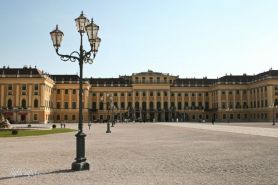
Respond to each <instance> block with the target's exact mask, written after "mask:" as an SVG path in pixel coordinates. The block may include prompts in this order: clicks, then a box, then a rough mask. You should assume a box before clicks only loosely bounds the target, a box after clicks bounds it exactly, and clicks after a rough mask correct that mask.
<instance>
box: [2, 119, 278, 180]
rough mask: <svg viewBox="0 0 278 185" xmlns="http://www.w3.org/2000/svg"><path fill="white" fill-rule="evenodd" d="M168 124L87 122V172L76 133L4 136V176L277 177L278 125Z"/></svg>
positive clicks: (170, 178) (75, 178)
mask: <svg viewBox="0 0 278 185" xmlns="http://www.w3.org/2000/svg"><path fill="white" fill-rule="evenodd" d="M170 124H171V123H169V124H168V125H166V124H150V123H145V124H143V123H142V124H140V123H136V124H131V123H130V124H120V123H119V124H117V125H116V127H114V128H112V133H111V134H106V133H105V131H106V125H105V124H94V125H93V126H92V127H91V130H88V128H87V125H85V133H86V134H87V137H86V156H87V159H88V160H89V161H90V164H91V169H90V171H82V172H71V171H70V167H71V163H72V162H73V160H74V156H75V137H74V133H65V134H55V135H46V136H36V137H24V138H0V153H1V155H0V156H1V160H0V167H1V168H0V184H1V185H2V184H3V185H4V184H7V185H8V184H9V185H10V184H49V185H53V184H61V185H62V184H67V185H71V184H88V185H89V184H90V185H91V184H97V185H105V184H120V185H124V184H131V185H133V184H169V185H173V184H186V185H191V184H198V185H199V184H204V185H205V184H212V185H218V184H219V185H220V184H221V185H223V184H236V185H240V184H242V185H243V184H244V185H246V184H248V185H250V184H257V185H263V184H265V185H274V184H277V182H278V157H277V156H278V138H277V137H275V136H276V135H277V136H278V129H277V125H276V126H275V127H271V126H268V125H266V126H265V125H263V124H262V125H260V124H254V125H251V127H248V126H246V125H243V126H240V124H237V126H231V125H227V124H222V125H214V126H215V127H213V126H212V125H209V124H203V125H202V124H187V123H179V124H175V123H172V125H170ZM266 124H271V123H266ZM169 125H170V126H169ZM67 126H69V125H67ZM71 127H75V128H76V127H77V126H76V125H71ZM205 127H207V128H205ZM220 127H224V128H220ZM243 128H244V129H243ZM223 129H224V130H223ZM225 129H226V130H225ZM254 129H255V130H254ZM265 129H267V130H265ZM235 130H236V131H235ZM238 130H242V133H238V132H237V131H238ZM249 131H250V133H249ZM261 132H263V133H264V134H263V135H264V136H262V135H261Z"/></svg>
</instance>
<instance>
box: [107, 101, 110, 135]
mask: <svg viewBox="0 0 278 185" xmlns="http://www.w3.org/2000/svg"><path fill="white" fill-rule="evenodd" d="M109 109H110V110H111V107H110V108H109ZM109 109H108V115H110V114H109ZM110 120H111V118H110ZM110 120H108V119H107V130H106V133H111V129H110Z"/></svg>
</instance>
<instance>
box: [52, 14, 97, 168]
mask: <svg viewBox="0 0 278 185" xmlns="http://www.w3.org/2000/svg"><path fill="white" fill-rule="evenodd" d="M75 23H76V27H77V30H78V32H79V34H80V40H81V41H80V48H79V52H78V51H73V52H72V53H71V54H70V55H63V54H60V53H59V47H60V46H61V42H62V40H63V36H64V33H63V32H62V31H60V30H59V28H58V25H57V26H56V29H55V30H53V31H52V32H50V35H51V39H52V42H53V46H54V48H55V50H56V53H57V55H59V56H60V57H61V60H63V61H68V60H69V61H71V62H75V61H77V62H78V63H79V67H80V77H79V123H78V133H77V134H76V135H75V136H76V158H75V161H74V162H73V163H72V166H71V168H72V170H74V171H81V170H89V169H90V164H89V163H88V162H86V157H85V137H86V134H85V133H84V132H83V112H82V94H83V89H82V84H83V64H84V63H88V64H92V63H93V60H94V58H95V56H96V53H97V52H98V47H99V44H100V41H101V39H100V38H98V37H97V34H98V30H99V26H97V25H96V24H95V23H94V22H93V20H92V21H91V23H90V22H89V20H88V19H87V18H86V17H85V16H84V14H83V12H81V15H80V16H79V17H77V18H76V19H75ZM86 32H87V35H88V40H89V42H90V46H91V49H90V51H85V50H84V49H83V34H84V33H86ZM92 54H93V55H92Z"/></svg>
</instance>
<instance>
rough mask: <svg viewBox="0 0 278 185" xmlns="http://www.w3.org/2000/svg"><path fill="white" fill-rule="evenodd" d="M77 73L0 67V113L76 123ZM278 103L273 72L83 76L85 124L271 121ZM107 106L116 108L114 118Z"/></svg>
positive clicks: (22, 119) (14, 118)
mask: <svg viewBox="0 0 278 185" xmlns="http://www.w3.org/2000/svg"><path fill="white" fill-rule="evenodd" d="M78 94H79V77H78V75H51V74H47V73H44V72H43V71H41V70H39V69H37V68H36V67H35V68H33V67H23V68H9V67H3V68H0V112H1V113H2V114H3V115H4V116H5V117H6V118H7V119H9V120H10V121H11V122H12V123H48V122H61V121H64V122H68V123H70V122H72V123H77V122H78V120H79V114H78V111H79V99H78ZM276 102H277V105H278V70H269V71H267V72H262V73H260V74H257V75H247V74H243V75H225V76H223V77H221V78H217V79H208V78H179V76H173V75H170V74H168V73H160V72H153V71H151V70H148V71H147V72H141V73H133V74H132V75H130V76H119V77H118V78H85V79H84V83H83V99H82V103H83V104H82V105H83V120H84V122H89V121H92V122H105V121H107V120H108V119H109V118H110V116H112V115H113V116H114V118H115V119H117V120H119V121H124V120H129V121H161V122H171V121H175V122H176V121H182V122H184V121H185V122H186V121H196V122H197V121H201V120H206V121H211V120H212V119H215V121H216V122H217V121H218V122H241V121H244V122H249V121H273V119H276V118H277V117H278V115H277V114H276ZM110 103H113V104H114V105H115V106H114V107H115V108H114V109H113V114H112V111H111V109H110Z"/></svg>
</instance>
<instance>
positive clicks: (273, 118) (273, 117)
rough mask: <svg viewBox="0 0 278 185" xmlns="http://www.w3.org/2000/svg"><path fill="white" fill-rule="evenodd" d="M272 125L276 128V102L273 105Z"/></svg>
mask: <svg viewBox="0 0 278 185" xmlns="http://www.w3.org/2000/svg"><path fill="white" fill-rule="evenodd" d="M271 107H272V111H273V112H272V125H273V126H274V125H275V109H276V107H277V105H276V103H275V102H273V104H272V106H271Z"/></svg>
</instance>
